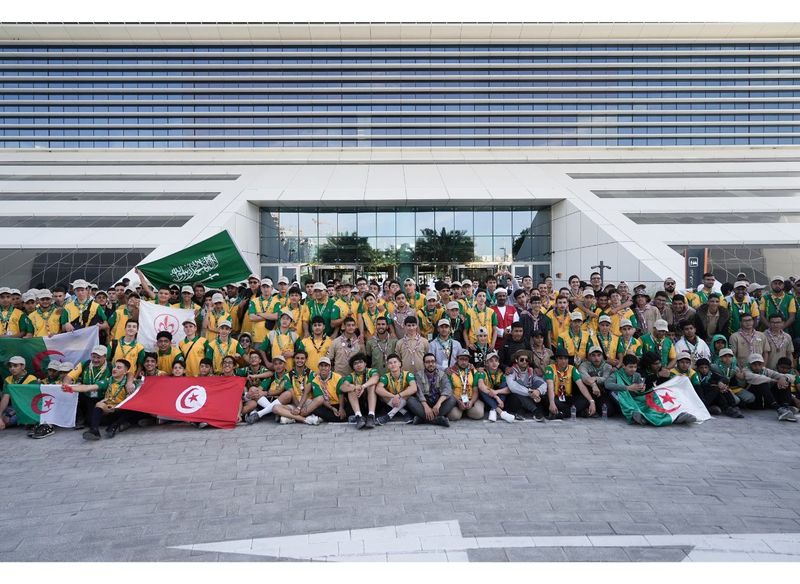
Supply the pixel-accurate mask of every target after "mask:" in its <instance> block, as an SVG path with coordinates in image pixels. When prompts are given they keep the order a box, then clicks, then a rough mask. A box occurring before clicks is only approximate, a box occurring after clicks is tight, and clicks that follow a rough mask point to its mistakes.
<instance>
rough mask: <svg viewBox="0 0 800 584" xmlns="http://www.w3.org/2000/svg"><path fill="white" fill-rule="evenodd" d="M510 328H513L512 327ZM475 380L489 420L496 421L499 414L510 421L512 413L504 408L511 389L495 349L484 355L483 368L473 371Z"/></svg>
mask: <svg viewBox="0 0 800 584" xmlns="http://www.w3.org/2000/svg"><path fill="white" fill-rule="evenodd" d="M514 324H517V323H514ZM512 326H513V325H512ZM512 330H515V329H513V328H512ZM523 350H524V349H523ZM475 381H476V383H477V384H478V390H479V391H480V398H481V400H482V401H483V403H484V404H486V407H487V408H489V421H490V422H496V421H497V417H498V416H500V419H501V420H504V421H506V422H508V423H512V422H513V421H514V415H513V414H509V413H508V412H507V411H506V410H505V403H506V398H507V397H508V395H509V394H510V393H511V390H510V389H509V388H508V385H507V384H506V378H505V374H504V373H503V370H502V369H501V368H500V355H498V354H497V353H496V352H495V351H492V352H491V353H489V354H487V355H486V361H485V369H484V370H483V371H479V372H477V373H475Z"/></svg>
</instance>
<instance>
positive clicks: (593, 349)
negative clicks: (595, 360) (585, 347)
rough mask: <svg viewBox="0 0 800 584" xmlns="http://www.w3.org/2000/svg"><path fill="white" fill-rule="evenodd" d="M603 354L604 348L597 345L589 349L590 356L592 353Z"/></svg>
mask: <svg viewBox="0 0 800 584" xmlns="http://www.w3.org/2000/svg"><path fill="white" fill-rule="evenodd" d="M602 352H603V348H602V347H598V346H597V345H592V346H591V347H589V354H590V355H591V354H592V353H602Z"/></svg>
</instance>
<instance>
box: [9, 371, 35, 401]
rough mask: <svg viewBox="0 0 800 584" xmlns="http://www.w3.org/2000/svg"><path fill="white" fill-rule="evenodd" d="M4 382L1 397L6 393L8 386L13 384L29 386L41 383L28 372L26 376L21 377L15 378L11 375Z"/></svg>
mask: <svg viewBox="0 0 800 584" xmlns="http://www.w3.org/2000/svg"><path fill="white" fill-rule="evenodd" d="M3 381H4V383H3V391H0V395H2V394H3V393H5V392H6V391H7V389H6V388H8V386H9V385H10V384H12V383H14V384H17V385H29V384H31V383H39V380H38V379H36V377H34V376H33V375H31V374H30V373H27V372H26V373H25V375H21V376H19V377H14V376H13V375H9V376H8V377H6V378H5V379H4V380H3Z"/></svg>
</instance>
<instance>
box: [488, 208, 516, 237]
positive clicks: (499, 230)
mask: <svg viewBox="0 0 800 584" xmlns="http://www.w3.org/2000/svg"><path fill="white" fill-rule="evenodd" d="M511 215H512V213H511V211H495V212H494V228H493V229H492V233H494V234H496V235H510V234H512V233H514V231H513V230H512V228H511Z"/></svg>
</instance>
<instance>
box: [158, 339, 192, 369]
mask: <svg viewBox="0 0 800 584" xmlns="http://www.w3.org/2000/svg"><path fill="white" fill-rule="evenodd" d="M156 355H157V359H156V367H157V368H158V370H159V371H163V372H164V373H166V374H167V375H172V366H173V365H174V364H175V362H176V361H180V362H181V363H184V364H185V363H186V359H185V358H184V357H183V353H181V350H180V349H179V348H178V347H176V346H174V345H170V346H169V350H168V351H166V352H163V353H162V352H161V350H160V349H159V350H157V351H156Z"/></svg>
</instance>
